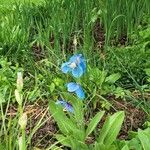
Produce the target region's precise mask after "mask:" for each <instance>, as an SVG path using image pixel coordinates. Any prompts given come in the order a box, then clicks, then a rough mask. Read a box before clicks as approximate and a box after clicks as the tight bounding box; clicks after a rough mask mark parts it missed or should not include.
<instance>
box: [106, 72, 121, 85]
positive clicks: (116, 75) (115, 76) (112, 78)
mask: <svg viewBox="0 0 150 150" xmlns="http://www.w3.org/2000/svg"><path fill="white" fill-rule="evenodd" d="M120 77H121V75H120V74H119V73H114V74H111V75H110V76H108V77H106V80H105V81H106V82H108V83H115V82H116V81H117V80H118V79H119V78H120Z"/></svg>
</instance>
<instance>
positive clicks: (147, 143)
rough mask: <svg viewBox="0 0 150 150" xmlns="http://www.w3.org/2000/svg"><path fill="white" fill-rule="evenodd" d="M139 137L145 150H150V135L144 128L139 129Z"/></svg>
mask: <svg viewBox="0 0 150 150" xmlns="http://www.w3.org/2000/svg"><path fill="white" fill-rule="evenodd" d="M138 137H139V139H140V141H141V144H142V147H143V150H150V135H147V134H145V133H144V131H142V130H140V129H139V130H138Z"/></svg>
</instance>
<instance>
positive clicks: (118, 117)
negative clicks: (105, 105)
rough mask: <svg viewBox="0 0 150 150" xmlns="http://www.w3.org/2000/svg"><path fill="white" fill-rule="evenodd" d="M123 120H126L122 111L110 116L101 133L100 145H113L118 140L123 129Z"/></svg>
mask: <svg viewBox="0 0 150 150" xmlns="http://www.w3.org/2000/svg"><path fill="white" fill-rule="evenodd" d="M123 120H124V112H122V111H120V112H117V113H115V114H114V115H112V116H109V117H108V118H107V119H106V121H105V123H104V125H103V127H102V129H101V131H100V135H99V138H98V143H103V144H106V145H111V144H112V143H113V142H114V141H115V140H116V137H117V135H118V133H119V131H120V129H121V125H122V123H123Z"/></svg>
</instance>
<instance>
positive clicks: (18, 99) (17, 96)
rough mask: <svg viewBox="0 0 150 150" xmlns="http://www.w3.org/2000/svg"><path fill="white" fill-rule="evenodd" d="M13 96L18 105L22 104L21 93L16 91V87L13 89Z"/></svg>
mask: <svg viewBox="0 0 150 150" xmlns="http://www.w3.org/2000/svg"><path fill="white" fill-rule="evenodd" d="M15 98H16V101H17V103H18V104H19V105H22V95H21V94H20V92H19V91H18V89H16V90H15Z"/></svg>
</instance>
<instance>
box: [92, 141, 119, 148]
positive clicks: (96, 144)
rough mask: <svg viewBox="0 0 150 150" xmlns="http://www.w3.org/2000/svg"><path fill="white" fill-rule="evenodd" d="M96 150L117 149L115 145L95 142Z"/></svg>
mask: <svg viewBox="0 0 150 150" xmlns="http://www.w3.org/2000/svg"><path fill="white" fill-rule="evenodd" d="M94 146H95V147H94V150H117V149H116V147H115V145H104V144H102V143H97V142H95V145H94Z"/></svg>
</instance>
